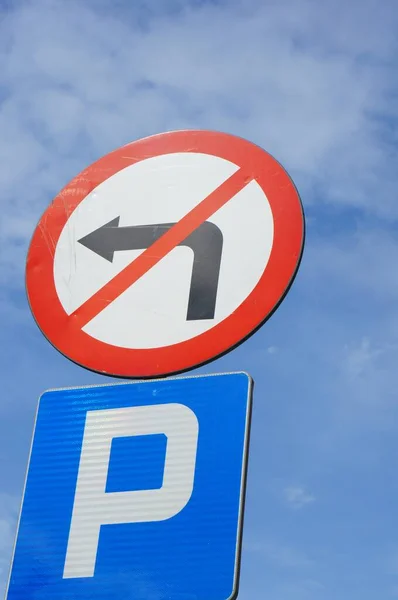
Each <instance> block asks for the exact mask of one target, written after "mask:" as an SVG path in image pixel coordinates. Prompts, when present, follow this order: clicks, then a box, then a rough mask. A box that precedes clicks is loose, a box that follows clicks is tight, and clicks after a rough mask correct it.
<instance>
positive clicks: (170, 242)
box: [70, 169, 252, 328]
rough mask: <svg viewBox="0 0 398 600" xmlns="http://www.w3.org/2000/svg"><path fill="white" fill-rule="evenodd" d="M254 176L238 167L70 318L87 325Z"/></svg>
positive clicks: (80, 324) (82, 325) (81, 325)
mask: <svg viewBox="0 0 398 600" xmlns="http://www.w3.org/2000/svg"><path fill="white" fill-rule="evenodd" d="M251 180H252V175H250V174H247V173H245V172H244V171H243V169H238V171H235V173H234V174H233V175H231V177H229V178H228V179H227V180H226V181H224V182H223V183H222V184H221V185H220V186H219V187H218V188H216V189H215V190H214V191H213V192H211V194H209V195H208V196H207V197H206V198H205V199H204V200H202V202H200V203H199V204H198V205H197V206H195V208H193V209H192V210H191V211H190V212H189V213H187V214H186V215H185V216H184V217H183V218H182V219H181V221H178V223H176V224H175V225H174V226H173V227H171V229H169V230H168V231H167V232H166V233H164V234H163V235H162V237H160V238H159V239H158V240H157V241H156V242H154V243H153V244H152V245H151V246H150V247H149V248H147V249H146V250H144V252H142V254H140V255H139V256H138V257H137V258H136V259H135V260H133V261H132V262H131V263H130V264H129V265H127V267H125V268H124V269H123V270H122V271H120V273H118V274H117V275H116V276H115V277H113V279H111V280H110V281H108V283H106V284H105V285H104V286H103V287H102V288H101V289H99V290H98V291H97V292H96V293H95V294H94V295H93V296H91V298H89V299H88V300H86V302H84V303H83V304H82V305H81V306H79V308H77V309H76V310H75V312H73V313H72V314H71V315H70V316H71V318H73V319H75V320H77V323H78V325H79V326H80V327H81V328H82V327H84V326H85V325H86V324H87V323H89V321H91V320H92V319H94V317H96V316H97V315H98V314H99V313H100V312H101V311H102V310H104V308H106V307H107V306H108V305H109V304H110V303H111V302H113V301H114V300H116V298H118V297H119V296H120V295H121V294H123V292H125V291H126V290H127V289H128V288H129V287H130V286H132V285H133V284H134V283H135V282H136V281H137V280H138V279H139V278H140V277H142V276H143V275H145V273H147V272H148V271H149V270H150V269H151V268H152V267H154V266H155V265H156V264H157V263H158V262H159V261H160V260H162V258H163V257H164V256H166V254H168V253H169V252H171V250H173V248H176V247H177V246H178V245H179V244H181V242H183V241H184V240H185V239H186V238H187V237H188V236H189V235H191V233H192V232H193V231H195V229H197V228H198V227H199V226H200V225H201V224H202V223H203V222H204V221H206V220H207V219H208V218H209V217H211V215H213V214H214V213H215V212H216V211H217V210H219V209H220V208H221V207H222V206H224V204H226V203H227V202H228V200H230V199H231V198H232V197H233V196H235V194H237V193H238V192H239V191H240V190H241V189H243V188H244V187H245V186H246V185H247V184H248V183H250V181H251Z"/></svg>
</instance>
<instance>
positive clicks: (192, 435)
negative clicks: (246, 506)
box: [7, 373, 252, 600]
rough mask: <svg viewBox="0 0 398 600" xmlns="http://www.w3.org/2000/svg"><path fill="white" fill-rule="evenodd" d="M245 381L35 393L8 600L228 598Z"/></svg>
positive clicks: (233, 579)
mask: <svg viewBox="0 0 398 600" xmlns="http://www.w3.org/2000/svg"><path fill="white" fill-rule="evenodd" d="M251 392H252V381H251V379H250V377H249V376H248V375H246V374H245V373H231V374H221V375H208V376H198V377H185V378H174V379H164V380H159V381H145V382H137V383H121V384H120V383H119V384H111V385H101V386H93V387H82V388H73V389H63V390H53V391H48V392H45V393H44V394H43V395H42V397H41V399H40V402H39V410H38V414H37V420H36V427H35V432H34V439H33V444H32V451H31V456H30V461H29V467H28V474H27V481H26V486H25V493H24V498H23V505H22V511H21V516H20V522H19V527H18V533H17V540H16V545H15V552H14V556H13V561H12V567H11V574H10V581H9V587H8V592H7V600H87V599H91V598H95V599H97V600H166V599H167V600H228V599H231V598H236V595H237V591H238V579H239V562H240V551H241V550H240V546H241V530H242V519H243V502H244V490H245V480H246V466H247V454H248V437H249V425H250V414H251V395H252V394H251Z"/></svg>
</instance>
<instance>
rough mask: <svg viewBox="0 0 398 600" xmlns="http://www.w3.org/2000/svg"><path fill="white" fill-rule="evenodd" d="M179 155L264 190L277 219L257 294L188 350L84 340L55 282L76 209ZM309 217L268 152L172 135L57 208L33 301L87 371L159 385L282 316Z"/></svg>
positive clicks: (92, 175)
mask: <svg viewBox="0 0 398 600" xmlns="http://www.w3.org/2000/svg"><path fill="white" fill-rule="evenodd" d="M173 152H200V153H204V154H211V155H215V156H219V157H221V158H224V159H226V160H228V161H230V162H232V163H235V164H236V165H239V166H240V167H242V168H243V169H244V170H245V172H247V174H248V175H250V176H251V177H252V178H254V179H255V180H256V181H257V183H258V184H259V185H260V186H261V188H262V189H263V190H264V192H265V194H266V196H267V198H268V201H269V203H270V206H271V210H272V215H273V219H274V241H273V246H272V251H271V255H270V258H269V261H268V264H267V266H266V268H265V270H264V273H263V274H262V276H261V278H260V280H259V282H258V283H257V285H256V287H255V288H254V290H253V291H252V292H251V294H250V295H249V296H248V297H247V298H246V300H245V301H244V302H243V303H242V304H241V305H240V306H239V307H238V308H237V309H236V310H235V311H234V312H233V313H232V314H231V315H230V316H229V317H227V318H226V319H224V321H222V322H221V323H219V324H217V325H215V326H214V327H213V328H212V329H210V330H208V331H206V332H204V333H202V334H200V335H198V336H196V337H194V338H191V339H189V340H186V341H184V342H181V343H178V344H174V345H171V346H166V347H162V348H153V349H126V348H120V347H118V346H113V345H111V344H106V343H104V342H100V341H98V340H96V339H94V338H92V337H91V336H89V335H88V334H86V333H84V331H82V330H81V329H80V328H79V327H78V326H77V322H75V321H74V319H73V318H72V317H69V316H68V315H67V314H66V312H65V310H64V309H63V307H62V305H61V303H60V300H59V298H58V295H57V292H56V289H55V283H54V275H53V262H54V254H55V248H56V246H57V243H58V239H59V237H60V235H61V232H62V229H63V227H64V225H65V223H66V222H67V220H68V218H69V217H70V215H71V214H72V212H73V211H74V210H75V208H76V207H77V206H78V205H79V204H80V202H82V201H83V200H84V199H85V198H86V196H87V195H88V194H89V193H90V192H92V191H93V189H94V188H96V187H97V186H98V185H99V184H100V183H102V182H103V181H105V180H106V179H108V178H109V177H111V176H112V175H114V174H115V173H117V172H118V171H120V170H122V169H124V168H125V167H127V166H129V165H132V164H134V163H136V162H139V161H141V160H144V159H146V158H150V157H153V156H159V155H161V154H169V153H173ZM303 245H304V215H303V210H302V205H301V201H300V197H299V195H298V193H297V190H296V188H295V186H294V184H293V182H292V180H291V179H290V177H289V175H288V174H287V173H286V171H285V170H284V169H283V167H282V166H281V165H280V164H279V163H278V162H277V161H276V160H275V159H274V158H273V157H272V156H271V155H270V154H268V153H267V152H265V151H264V150H263V149H262V148H259V147H258V146H256V145H254V144H252V143H251V142H248V141H246V140H244V139H242V138H239V137H235V136H233V135H230V134H225V133H217V132H212V131H172V132H168V133H163V134H159V135H155V136H152V137H148V138H144V139H142V140H138V141H136V142H133V143H131V144H128V145H127V146H123V147H122V148H118V149H117V150H115V151H114V152H111V153H110V154H108V155H106V156H104V157H102V158H100V159H99V160H98V161H97V162H95V163H93V164H92V165H91V166H90V167H88V168H87V169H85V170H84V171H82V172H81V173H80V174H79V175H78V176H77V177H75V178H74V179H73V180H72V181H71V182H70V183H69V184H68V185H67V186H66V187H65V188H64V189H63V190H62V191H61V192H60V193H59V194H58V195H57V196H56V197H55V199H54V200H53V202H52V204H51V205H50V206H49V207H48V209H47V210H46V211H45V213H44V214H43V216H42V218H41V219H40V222H39V224H38V226H37V228H36V230H35V232H34V234H33V237H32V241H31V244H30V248H29V252H28V257H27V266H26V289H27V294H28V300H29V303H30V307H31V310H32V313H33V316H34V317H35V319H36V322H37V324H38V326H39V327H40V329H41V331H42V332H43V334H44V335H45V336H46V338H47V339H48V340H49V341H50V342H51V343H52V344H53V345H54V346H55V347H56V348H57V349H58V350H59V351H60V352H61V353H62V354H64V355H65V356H67V357H68V358H69V359H71V360H72V361H73V362H75V363H78V364H80V365H82V366H83V367H86V368H87V369H90V370H93V371H97V372H100V373H104V374H108V375H113V376H118V377H131V378H147V377H159V376H164V375H169V374H172V373H178V372H182V371H186V370H188V369H192V368H195V367H197V366H199V365H202V364H204V363H206V362H209V361H211V360H213V359H215V358H216V357H218V356H220V355H222V354H224V353H225V352H227V351H228V350H231V349H232V348H233V347H235V346H237V345H238V344H239V343H240V342H242V341H243V340H244V339H246V338H247V337H248V336H249V335H251V334H252V333H253V332H254V331H255V330H256V329H257V328H258V327H259V326H260V325H261V324H262V323H264V321H265V320H266V319H267V318H268V317H269V316H270V315H271V313H272V312H273V311H274V310H275V308H277V306H278V305H279V303H280V302H281V300H282V299H283V297H284V296H285V294H286V293H287V291H288V289H289V287H290V285H291V284H292V282H293V279H294V277H295V274H296V272H297V269H298V267H299V264H300V260H301V255H302V251H303Z"/></svg>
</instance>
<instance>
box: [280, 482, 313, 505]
mask: <svg viewBox="0 0 398 600" xmlns="http://www.w3.org/2000/svg"><path fill="white" fill-rule="evenodd" d="M284 497H285V500H286V502H287V503H288V505H289V506H290V507H292V508H295V509H299V508H304V506H307V505H308V504H312V503H313V502H315V496H313V495H312V494H309V493H308V492H307V491H306V490H305V488H303V487H302V486H290V487H287V488H286V489H285V490H284Z"/></svg>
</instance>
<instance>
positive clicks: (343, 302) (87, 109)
mask: <svg viewBox="0 0 398 600" xmlns="http://www.w3.org/2000/svg"><path fill="white" fill-rule="evenodd" d="M397 27H398V6H397V4H396V2H395V1H394V0H384V1H383V4H382V9H381V8H379V7H378V3H376V2H375V1H373V0H364V1H361V2H360V1H359V0H351V2H343V1H341V0H333V1H331V0H324V1H323V2H317V1H313V0H298V1H295V0H282V1H278V0H242V1H240V0H236V1H235V0H224V1H220V2H217V1H207V2H206V1H205V2H199V1H187V0H186V1H182V0H181V1H179V0H174V1H173V2H164V1H163V0H147V1H144V0H142V1H141V0H140V1H135V2H128V1H123V0H118V1H117V2H116V1H115V0H113V1H111V0H80V1H79V2H75V1H74V0H67V1H66V0H64V1H62V0H34V2H28V1H27V2H21V1H19V0H14V2H12V3H11V2H8V1H4V0H0V206H1V211H2V213H1V219H0V323H1V342H2V343H1V345H0V372H1V375H2V378H1V381H2V394H1V402H0V588H2V587H3V586H4V584H5V579H6V575H7V569H8V565H9V560H10V554H11V546H12V542H13V538H14V533H15V519H16V515H17V512H18V508H19V502H20V497H21V492H22V485H23V481H24V475H25V469H26V463H27V456H28V450H29V444H30V440H31V434H32V427H33V419H34V412H35V408H36V402H37V398H38V397H39V395H40V394H41V393H42V392H43V391H44V390H45V389H48V388H52V387H63V386H70V385H81V384H90V383H99V382H102V381H106V379H105V378H103V377H102V378H101V377H99V376H96V375H94V374H91V373H89V372H86V371H84V370H83V369H81V368H79V367H77V366H75V365H73V364H71V363H69V362H68V361H67V360H66V359H65V358H63V357H62V356H61V355H59V354H58V353H57V352H56V351H55V350H54V349H53V348H52V347H51V346H50V345H49V344H48V343H47V342H46V341H45V340H44V338H43V337H42V336H41V334H40V332H39V331H38V329H37V327H36V325H35V324H34V322H33V319H32V317H31V315H30V313H29V310H28V307H27V303H26V299H25V292H24V262H25V255H26V251H27V245H28V242H29V238H30V236H31V234H32V232H33V229H34V227H35V224H36V223H37V221H38V219H39V217H40V216H41V214H42V212H43V211H44V210H45V208H46V207H47V205H48V204H49V203H50V201H51V199H52V197H53V196H54V195H55V194H56V193H57V192H58V191H59V190H60V189H61V188H62V187H63V186H64V185H65V184H66V183H67V182H68V181H69V180H70V179H71V177H73V176H74V175H76V174H77V173H78V172H80V170H81V169H82V168H84V167H85V166H86V165H88V164H90V163H91V162H92V161H93V160H95V159H96V158H99V157H100V156H102V155H103V154H105V153H107V152H108V151H110V150H113V149H114V148H116V147H118V146H120V145H122V144H124V143H127V142H129V141H132V140H134V139H136V138H139V137H142V136H145V135H149V134H152V133H157V132H161V131H164V130H167V129H181V128H186V127H188V128H207V129H216V130H221V131H226V132H230V133H234V134H237V135H241V136H243V137H246V138H248V139H250V140H251V141H253V142H255V143H258V144H260V145H261V146H263V147H264V148H265V149H266V150H268V151H269V152H271V153H272V154H273V155H274V156H275V157H276V158H277V159H278V160H280V161H281V162H282V163H283V164H284V166H285V167H286V168H287V170H288V171H289V173H290V174H291V175H292V176H293V178H294V180H295V183H296V184H297V186H298V189H299V191H300V194H301V197H302V200H303V204H304V207H305V211H306V216H307V234H308V235H307V245H306V250H305V254H304V258H303V262H302V266H301V269H300V272H299V275H298V277H297V279H296V282H295V284H294V286H293V288H292V290H291V292H290V294H289V295H288V297H287V298H286V300H285V301H284V303H283V304H282V306H281V307H280V308H279V310H278V311H277V312H276V313H275V314H274V315H273V317H272V318H271V319H270V321H269V322H268V323H267V324H266V325H265V326H264V327H263V328H262V329H261V330H260V331H259V332H258V333H257V334H255V335H254V336H253V337H252V338H251V339H250V340H249V341H248V342H246V343H245V344H244V345H242V346H240V347H239V348H238V349H237V350H235V351H234V352H233V353H231V354H229V355H227V356H225V357H224V358H222V359H221V360H218V361H216V362H214V363H212V364H211V365H208V366H207V367H206V368H203V369H200V370H199V372H220V371H224V370H246V371H248V372H249V373H251V375H252V376H253V378H254V380H255V382H256V387H255V397H254V401H255V408H254V418H253V429H252V443H251V455H250V471H249V480H248V499H247V508H246V523H245V533H244V551H243V566H242V579H241V593H240V596H239V597H240V599H241V600H252V599H253V598H254V599H257V598H259V599H260V598H261V599H262V598H267V599H268V600H293V599H294V600H315V599H316V600H335V599H336V598H338V599H339V600H357V599H358V600H388V599H390V598H394V597H398V533H397V526H396V522H397V509H396V505H397V502H398V484H397V481H398V480H397V476H396V472H397V469H396V464H397V458H398V442H397V433H398V403H397V395H396V389H397V384H398V376H397V369H396V363H397V359H398V316H397V315H398V313H397V300H398V270H397V268H396V259H397V258H398V230H397V219H398V197H397V191H396V190H397V183H398V181H397V180H398V175H397V166H396V165H397V158H398V152H397V148H398V146H397V137H398V133H397V132H398V128H397V118H398V110H397V106H398V103H397V94H398V77H397V67H398V37H397V35H396V32H397V30H398V29H397Z"/></svg>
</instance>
